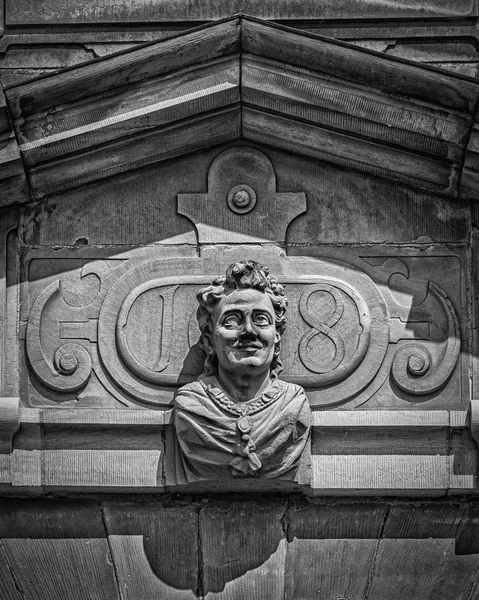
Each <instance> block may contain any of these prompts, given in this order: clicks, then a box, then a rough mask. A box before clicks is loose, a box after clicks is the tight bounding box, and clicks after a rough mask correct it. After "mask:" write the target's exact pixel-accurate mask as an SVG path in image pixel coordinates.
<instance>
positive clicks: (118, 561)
mask: <svg viewBox="0 0 479 600" xmlns="http://www.w3.org/2000/svg"><path fill="white" fill-rule="evenodd" d="M103 510H104V514H105V522H106V529H107V531H108V536H109V541H110V545H111V549H112V559H113V561H114V563H115V566H116V573H117V577H118V582H119V588H120V593H121V596H122V598H125V599H128V600H137V599H139V598H142V599H144V600H154V599H155V598H158V597H165V598H171V599H172V600H186V599H187V598H191V599H193V598H196V597H197V593H198V586H199V585H200V582H199V579H198V578H199V569H200V560H201V559H200V554H199V544H200V541H199V538H198V514H197V509H196V507H195V506H194V505H191V506H185V505H183V506H176V507H175V506H171V507H168V506H162V505H161V504H160V503H157V502H150V503H143V504H138V503H122V502H108V503H106V504H104V507H103Z"/></svg>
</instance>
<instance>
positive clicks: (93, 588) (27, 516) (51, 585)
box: [0, 500, 120, 600]
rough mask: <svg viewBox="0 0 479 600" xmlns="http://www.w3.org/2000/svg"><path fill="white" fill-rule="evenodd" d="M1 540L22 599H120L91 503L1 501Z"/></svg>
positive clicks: (99, 522) (98, 517)
mask: <svg viewBox="0 0 479 600" xmlns="http://www.w3.org/2000/svg"><path fill="white" fill-rule="evenodd" d="M1 515H2V516H1V520H0V538H1V540H2V544H3V547H4V549H5V554H6V556H7V559H8V563H9V565H10V566H11V569H12V572H13V573H14V576H15V580H16V582H17V589H18V590H19V591H20V594H21V597H22V598H28V599H29V600H30V599H31V600H47V599H51V598H56V597H58V598H60V597H62V596H63V597H70V598H78V599H80V598H85V597H89V596H90V597H93V596H95V597H97V598H99V599H102V600H103V599H105V600H106V599H108V600H112V599H119V597H120V596H119V593H118V588H117V583H116V580H115V575H114V569H113V565H112V564H111V561H110V560H109V546H108V541H107V539H106V533H105V530H104V528H103V523H102V519H101V514H100V509H99V507H98V505H97V504H96V503H93V502H81V501H80V502H78V503H76V504H73V503H71V502H67V503H48V502H46V503H42V502H38V501H37V502H20V503H19V502H18V500H17V501H13V502H12V501H5V500H3V501H2V512H1Z"/></svg>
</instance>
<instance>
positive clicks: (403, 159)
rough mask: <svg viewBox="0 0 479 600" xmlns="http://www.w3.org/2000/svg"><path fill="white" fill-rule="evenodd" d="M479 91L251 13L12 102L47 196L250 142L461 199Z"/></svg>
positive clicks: (27, 87) (80, 71) (40, 83)
mask: <svg viewBox="0 0 479 600" xmlns="http://www.w3.org/2000/svg"><path fill="white" fill-rule="evenodd" d="M180 48H181V52H179V49H180ZM213 61H214V62H213ZM218 61H220V62H218ZM220 63H221V65H220ZM298 68H300V69H305V68H306V69H309V70H310V71H311V72H310V73H309V74H308V75H306V74H305V73H304V72H303V73H301V75H299V73H298V72H297V69H298ZM185 69H187V70H186V71H185ZM172 72H173V73H174V74H173V73H172ZM142 78H143V79H148V80H149V83H148V84H146V85H144V86H143V87H142V88H141V90H138V89H137V88H138V85H137V84H138V81H140V80H141V79H142ZM306 82H307V85H306ZM125 86H127V87H126V88H125ZM478 89H479V86H478V85H477V83H476V82H474V81H473V80H472V79H468V78H463V77H459V76H457V75H452V74H446V73H445V72H440V71H437V70H434V69H430V68H428V67H425V66H421V67H419V66H416V65H415V64H413V63H412V62H409V63H408V62H405V61H402V60H399V59H395V58H389V57H385V56H384V55H380V54H378V53H374V52H371V51H367V50H364V49H360V48H358V47H355V46H352V45H350V46H345V45H344V44H341V43H338V42H335V41H333V40H331V39H329V38H326V37H324V38H321V37H312V36H306V35H304V34H299V33H298V32H296V31H294V30H292V29H286V28H282V27H278V26H273V25H271V24H267V23H266V22H260V21H256V20H254V19H251V18H249V17H243V16H241V17H235V18H232V19H230V20H225V21H222V22H221V23H217V24H214V25H211V26H206V27H205V28H203V29H197V30H195V31H193V32H189V33H185V34H184V35H181V36H179V37H174V38H170V39H167V40H164V41H160V42H158V43H156V44H151V45H148V46H143V47H141V48H138V49H133V50H131V51H130V52H126V53H124V54H117V55H115V56H112V57H110V58H108V57H107V58H106V59H105V60H102V61H94V62H91V63H89V64H86V65H84V66H81V67H76V68H73V69H71V70H67V71H64V72H62V73H59V74H56V75H53V76H52V77H51V78H50V77H46V78H44V79H42V80H37V81H35V82H31V83H26V84H23V85H21V84H20V85H18V86H16V87H12V88H10V89H9V90H8V92H7V98H8V102H9V106H10V109H11V111H12V116H13V119H14V125H15V131H16V135H17V136H18V139H19V141H20V148H21V151H22V153H23V156H24V158H25V161H26V163H27V164H28V167H29V176H30V183H31V186H32V190H33V193H34V195H35V197H38V198H41V197H44V196H45V195H49V194H52V193H58V192H61V191H63V190H65V189H70V188H74V187H78V186H81V185H85V184H87V183H88V182H90V181H95V180H96V179H99V178H105V177H110V176H112V175H114V174H117V173H120V172H124V171H128V170H132V169H137V168H139V167H142V166H146V165H149V164H152V163H156V162H161V161H163V160H167V159H170V158H172V157H175V156H180V155H182V154H184V153H186V152H191V151H195V150H199V149H202V148H208V147H210V146H212V145H216V144H218V143H221V142H225V141H228V140H237V139H247V140H249V141H251V142H254V143H261V142H263V143H266V144H269V145H272V146H274V147H276V148H281V149H286V150H288V151H290V152H293V153H298V154H302V155H306V156H312V157H314V158H316V159H320V160H325V161H327V162H332V163H333V164H337V165H340V166H342V167H346V168H348V169H350V168H353V169H355V170H359V171H361V172H365V173H369V174H372V175H374V176H376V177H380V178H383V179H384V178H386V179H392V180H394V181H397V182H400V183H403V184H407V185H414V186H415V187H418V188H420V189H425V190H429V191H434V192H440V193H446V194H452V195H455V194H456V193H457V187H458V182H459V179H460V174H461V169H462V157H463V151H464V146H465V144H466V143H467V138H468V134H469V128H470V124H471V121H472V118H473V116H474V115H473V113H474V111H475V104H476V100H477V95H478ZM106 95H108V96H109V98H106V97H105V96H106ZM89 96H90V98H89V103H88V104H89V106H88V107H86V106H85V99H86V98H88V97H89ZM406 99H407V100H406ZM132 103H134V106H135V108H132ZM57 105H61V108H59V107H57ZM98 105H101V107H102V108H101V110H100V111H98V110H97V109H95V108H94V107H96V106H98ZM53 114H55V118H52V116H53ZM193 118H194V119H193ZM188 119H192V120H191V121H188ZM125 128H126V131H128V135H127V136H126V135H125V132H126V131H125ZM66 153H67V154H68V156H66V157H65V154H66ZM253 229H254V228H253ZM254 233H255V231H254V230H253V235H254ZM200 237H201V236H200ZM220 241H230V240H229V238H228V236H227V237H226V238H225V240H220Z"/></svg>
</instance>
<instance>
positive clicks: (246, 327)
mask: <svg viewBox="0 0 479 600" xmlns="http://www.w3.org/2000/svg"><path fill="white" fill-rule="evenodd" d="M243 333H245V334H247V335H256V331H255V330H254V327H253V321H252V319H251V317H250V316H247V317H246V318H245V320H244V323H243Z"/></svg>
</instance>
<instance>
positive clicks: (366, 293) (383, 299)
mask: <svg viewBox="0 0 479 600" xmlns="http://www.w3.org/2000/svg"><path fill="white" fill-rule="evenodd" d="M230 258H231V257H230ZM253 258H254V257H253ZM258 258H261V260H264V259H263V257H258ZM219 262H220V261H218V263H216V262H213V261H211V260H206V259H200V258H190V259H184V258H170V259H158V260H140V261H138V260H137V261H132V262H131V263H130V261H125V262H123V263H122V264H121V266H120V267H117V268H116V269H111V270H108V269H105V268H104V264H103V263H101V262H98V263H92V264H90V265H87V266H86V267H84V273H83V275H85V274H96V275H97V277H98V278H99V279H100V280H101V285H100V287H99V291H98V294H97V296H96V298H94V300H93V301H91V302H90V303H89V304H88V305H87V306H84V307H73V306H71V305H70V304H68V302H66V301H65V299H64V298H63V295H62V284H61V281H60V280H59V281H56V282H54V283H52V284H50V285H49V286H48V287H47V288H45V289H44V290H43V291H42V292H41V293H40V294H39V296H38V297H37V298H36V300H35V302H34V304H33V307H32V310H31V313H30V318H29V322H28V327H27V336H26V348H27V355H28V359H29V364H30V367H31V369H32V371H33V372H34V373H35V375H36V377H37V378H38V379H40V381H41V382H42V383H43V384H44V385H45V386H47V387H48V388H50V389H52V390H55V391H56V392H60V393H62V392H75V391H77V390H81V389H82V388H84V387H85V386H87V385H88V382H89V379H90V376H91V373H92V371H94V372H95V374H96V376H97V378H98V379H99V380H100V382H101V383H102V384H103V386H104V387H105V389H106V390H108V393H109V394H111V395H113V396H114V397H116V398H117V400H119V401H120V402H123V403H126V404H131V403H140V404H142V403H143V404H148V405H150V406H151V405H154V406H158V407H161V406H165V407H166V406H168V405H170V404H171V401H172V399H173V395H174V391H175V389H177V387H178V386H180V385H184V384H185V383H188V382H190V381H193V380H194V379H196V377H197V376H198V375H199V374H200V373H201V372H202V365H203V360H204V356H203V355H202V353H201V351H200V350H199V347H198V344H197V342H198V338H199V330H198V326H197V323H196V316H195V315H196V308H197V303H196V291H197V290H198V288H200V287H202V286H204V285H206V284H208V283H209V282H211V280H212V279H213V278H214V277H216V276H217V275H218V273H220V272H222V271H224V268H225V266H226V265H223V264H219ZM265 262H266V261H265ZM268 266H269V268H270V271H271V272H272V273H273V274H275V275H276V276H277V277H278V279H279V280H280V281H281V283H283V284H284V285H285V286H286V292H287V297H288V300H289V307H288V315H287V322H288V325H287V329H286V333H285V334H284V336H283V338H282V341H281V356H282V361H283V364H284V371H283V373H282V375H281V377H282V378H283V379H285V380H286V381H290V382H293V383H297V384H299V385H301V386H303V387H304V388H305V390H306V392H307V394H308V396H309V399H310V402H311V405H312V406H313V407H318V408H323V407H329V406H339V405H341V404H344V403H347V404H348V406H350V407H354V406H357V405H359V404H362V403H363V402H365V401H366V400H367V399H368V398H370V397H371V396H372V395H374V393H375V392H376V391H377V390H378V389H379V388H380V387H381V386H382V385H383V384H384V383H385V382H386V380H387V379H388V377H389V376H391V381H392V383H393V385H394V386H396V387H397V388H398V389H399V390H401V392H404V393H407V394H410V395H412V396H424V395H427V394H433V393H434V392H436V391H438V390H440V389H441V388H442V387H443V386H444V385H445V384H446V383H447V381H448V379H449V378H450V376H451V373H452V372H453V370H454V368H455V366H456V363H457V360H458V356H459V346H460V334H459V320H458V317H457V315H456V312H455V309H454V307H453V305H452V303H451V301H450V299H449V298H448V297H447V296H446V295H445V294H444V292H442V291H441V290H440V288H439V287H438V286H437V285H435V284H433V283H430V286H429V293H430V295H431V297H432V299H433V300H434V301H435V302H436V304H437V306H439V307H440V309H441V311H442V314H443V317H442V320H443V321H444V323H445V324H446V325H445V326H446V329H447V336H445V338H443V339H442V340H439V341H438V340H423V339H418V340H408V341H404V340H392V338H391V335H392V334H391V327H390V323H391V316H390V308H391V307H392V308H394V307H393V306H392V299H391V298H390V297H388V294H386V296H384V291H383V290H382V291H380V289H379V287H378V286H377V285H376V284H375V283H374V282H373V281H372V279H371V278H370V277H369V276H368V275H366V273H364V272H361V271H360V270H359V269H358V268H357V266H355V268H350V267H348V266H347V265H344V264H339V263H335V262H333V261H331V260H322V259H313V258H305V257H289V258H285V257H278V256H272V258H271V259H270V260H269V261H268ZM423 312H424V311H423ZM75 332H76V333H75ZM82 332H83V333H82ZM75 336H76V337H75Z"/></svg>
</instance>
